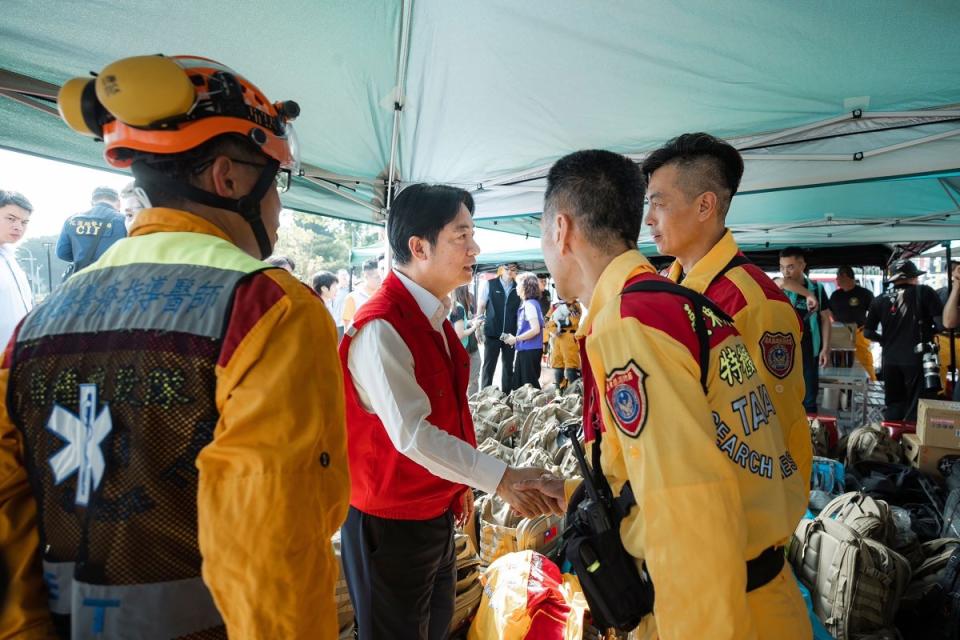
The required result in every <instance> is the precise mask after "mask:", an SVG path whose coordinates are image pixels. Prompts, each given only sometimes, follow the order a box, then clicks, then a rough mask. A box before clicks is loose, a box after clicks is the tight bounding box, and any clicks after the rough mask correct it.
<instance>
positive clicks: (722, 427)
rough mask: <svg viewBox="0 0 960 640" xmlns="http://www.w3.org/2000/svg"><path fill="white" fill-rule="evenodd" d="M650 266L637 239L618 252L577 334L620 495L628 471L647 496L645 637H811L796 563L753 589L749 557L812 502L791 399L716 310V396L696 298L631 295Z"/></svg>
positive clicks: (788, 528) (633, 542) (642, 514)
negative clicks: (703, 368) (786, 401)
mask: <svg viewBox="0 0 960 640" xmlns="http://www.w3.org/2000/svg"><path fill="white" fill-rule="evenodd" d="M638 276H639V277H640V278H641V279H643V278H651V277H652V278H657V279H659V277H658V276H656V275H655V272H654V269H653V267H652V266H651V265H650V263H649V262H648V261H647V260H646V258H644V257H643V256H642V255H641V254H640V253H639V252H637V251H633V250H631V251H627V252H626V253H624V254H622V255H620V256H619V257H617V258H616V259H614V260H613V261H612V262H611V263H610V264H609V265H608V266H607V268H606V269H605V270H604V272H603V274H602V275H601V277H600V280H599V282H598V283H597V286H596V288H595V290H594V292H593V296H592V298H591V300H590V304H589V309H590V314H589V316H587V317H586V318H585V319H584V320H583V322H582V324H581V326H580V329H579V331H578V334H577V335H578V339H579V340H582V341H583V349H584V351H585V354H586V358H587V361H588V362H587V363H585V365H586V366H585V367H584V379H585V381H586V384H585V394H586V395H585V399H584V403H585V409H584V410H585V412H586V420H588V424H593V425H595V428H600V429H602V430H603V431H604V437H603V440H602V443H601V445H600V447H601V464H602V466H603V470H604V473H605V475H606V476H607V478H608V480H609V482H610V484H611V487H612V489H613V491H614V494H619V492H620V490H621V488H622V486H623V484H624V483H625V482H626V481H627V480H630V483H631V486H632V488H633V492H634V495H635V496H636V500H637V506H636V507H634V508H633V509H632V510H631V511H630V513H629V514H628V516H627V517H626V518H625V519H624V521H623V522H622V523H621V530H620V531H621V536H622V539H623V541H624V545H625V547H626V549H627V551H628V552H629V553H630V554H631V555H632V556H633V557H634V558H636V560H637V562H638V564H639V563H640V562H641V561H646V565H647V570H648V571H649V574H650V577H651V579H652V581H653V584H654V589H655V592H656V601H655V605H654V612H653V614H652V615H650V616H647V617H646V618H644V620H643V622H642V623H641V626H640V637H643V638H657V637H659V638H670V639H677V640H680V639H682V640H691V639H700V638H704V639H706V638H709V639H710V640H719V639H723V638H731V639H732V638H737V639H738V640H739V639H750V638H763V639H770V640H773V639H776V640H793V639H797V640H799V639H809V638H810V637H811V633H812V632H811V627H810V623H809V619H808V617H807V612H806V608H805V606H804V603H803V599H802V597H801V595H800V591H799V589H798V587H797V584H796V581H795V579H794V577H793V574H792V571H791V569H790V568H789V566H788V565H785V566H784V567H783V569H782V570H781V572H780V573H779V574H778V575H777V576H776V577H775V578H774V579H773V580H772V581H770V582H768V583H767V584H766V585H764V586H762V587H760V588H758V589H756V590H754V591H752V592H749V593H748V592H747V590H746V580H747V575H746V570H745V564H746V562H747V561H748V560H750V559H752V558H756V557H757V556H758V555H760V553H761V552H763V551H764V550H765V549H767V548H769V547H771V546H776V545H778V544H780V541H782V540H784V539H785V538H787V537H788V536H789V535H790V534H791V533H792V532H793V531H794V528H795V526H796V524H797V522H798V521H799V519H800V517H801V516H802V514H803V513H804V510H805V509H806V504H807V482H806V480H805V479H804V478H802V477H801V474H800V472H799V470H798V468H797V465H796V463H795V461H794V460H793V458H792V457H791V455H790V453H789V452H788V451H787V449H786V446H785V444H784V440H783V434H782V431H781V427H780V421H779V412H780V410H779V408H777V407H776V406H775V405H774V403H773V402H772V401H771V395H770V392H769V390H768V389H767V388H766V385H765V381H764V378H763V376H762V375H760V372H759V369H758V367H757V366H756V365H755V364H754V363H753V361H752V359H751V358H750V356H749V354H748V353H747V350H746V349H745V347H744V342H743V341H742V340H741V339H740V336H739V335H738V334H737V332H736V330H735V329H734V328H733V327H731V326H730V325H729V324H728V323H726V322H724V321H722V320H719V319H718V318H709V317H708V318H707V328H708V329H709V330H710V331H711V339H710V340H711V348H710V357H709V371H708V378H707V387H708V390H709V392H708V394H707V395H704V393H703V390H702V388H701V385H700V365H699V355H698V354H699V347H698V346H697V342H696V337H695V333H694V330H693V321H692V312H691V311H690V310H689V305H688V304H687V301H686V299H685V298H681V297H679V296H677V295H676V294H669V293H656V294H651V293H636V294H629V295H624V296H622V297H621V296H620V292H621V291H622V290H623V289H624V288H625V285H626V284H627V283H628V282H629V281H633V280H634V279H636V278H637V277H638ZM685 305H686V306H685ZM592 446H593V442H590V443H589V444H588V447H592ZM587 457H588V459H589V458H590V455H589V454H588V456H587ZM576 484H577V481H569V482H568V483H567V486H566V487H565V490H566V491H567V493H568V495H569V494H570V493H572V491H573V489H574V488H575V486H576Z"/></svg>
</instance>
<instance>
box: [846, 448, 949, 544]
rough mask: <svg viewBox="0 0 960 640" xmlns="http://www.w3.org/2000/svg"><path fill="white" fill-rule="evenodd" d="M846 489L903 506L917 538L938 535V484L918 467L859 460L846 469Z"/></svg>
mask: <svg viewBox="0 0 960 640" xmlns="http://www.w3.org/2000/svg"><path fill="white" fill-rule="evenodd" d="M847 489H848V490H850V491H860V492H861V493H865V494H867V495H870V496H873V497H874V498H878V499H880V500H884V501H885V502H887V503H888V504H891V505H896V506H898V507H903V508H904V509H906V510H907V511H908V512H909V514H910V528H911V529H912V530H913V531H914V533H916V534H917V538H918V539H919V540H920V542H926V541H928V540H933V539H935V538H939V537H948V536H942V534H941V528H942V526H943V519H942V518H941V512H942V511H943V509H942V507H941V505H942V504H943V502H942V500H943V498H942V492H941V490H940V488H939V487H938V486H937V485H936V484H935V483H934V482H932V481H931V480H930V479H929V478H927V477H925V476H924V475H923V474H922V473H920V471H919V470H917V469H915V468H914V467H909V466H907V465H902V464H893V463H889V462H876V461H862V462H858V463H857V464H855V465H853V466H852V467H849V468H848V469H847Z"/></svg>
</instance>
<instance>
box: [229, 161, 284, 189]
mask: <svg viewBox="0 0 960 640" xmlns="http://www.w3.org/2000/svg"><path fill="white" fill-rule="evenodd" d="M230 159H231V160H233V161H234V162H236V163H237V164H245V165H247V166H249V167H260V168H261V169H262V168H264V167H265V166H267V165H265V164H261V163H259V162H250V161H249V160H240V159H238V158H230ZM275 179H276V181H277V191H279V192H280V193H286V192H287V191H289V190H290V170H289V169H280V170H278V171H277V175H276V176H275Z"/></svg>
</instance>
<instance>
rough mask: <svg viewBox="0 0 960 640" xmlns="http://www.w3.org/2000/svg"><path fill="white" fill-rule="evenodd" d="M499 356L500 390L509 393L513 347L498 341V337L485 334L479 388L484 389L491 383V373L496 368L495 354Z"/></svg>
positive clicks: (511, 379) (511, 381) (511, 389)
mask: <svg viewBox="0 0 960 640" xmlns="http://www.w3.org/2000/svg"><path fill="white" fill-rule="evenodd" d="M498 355H499V356H500V390H501V391H503V392H504V393H510V392H511V391H513V390H514V386H513V347H511V346H510V345H508V344H506V343H504V342H500V339H499V338H491V337H490V336H486V338H485V342H484V343H483V368H482V369H481V372H480V388H481V389H486V388H487V387H489V386H490V385H492V384H493V374H494V372H495V371H496V370H497V356H498Z"/></svg>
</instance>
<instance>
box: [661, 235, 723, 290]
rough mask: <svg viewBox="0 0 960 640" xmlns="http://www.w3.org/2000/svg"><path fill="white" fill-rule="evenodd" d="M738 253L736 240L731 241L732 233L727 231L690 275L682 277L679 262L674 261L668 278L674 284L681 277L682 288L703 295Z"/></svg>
mask: <svg viewBox="0 0 960 640" xmlns="http://www.w3.org/2000/svg"><path fill="white" fill-rule="evenodd" d="M739 252H740V247H738V246H737V242H736V240H734V239H733V232H732V231H730V229H727V231H726V233H724V234H723V237H722V238H720V241H719V242H718V243H717V244H715V245H713V248H712V249H710V251H708V252H707V255H705V256H703V257H702V258H700V260H699V261H698V262H697V264H695V265H693V269H691V270H690V273H688V274H686V275H685V276H684V275H683V267H681V266H680V261H679V260H674V261H673V264H672V265H670V274H669V275H668V277H669V278H670V279H671V280H673V281H674V282H680V277H681V276H683V286H685V287H687V288H688V289H693V290H694V291H696V292H697V293H703V292H704V291H706V290H707V287H709V286H710V283H711V282H713V280H714V278H716V277H717V274H718V273H720V272H721V271H722V270H723V268H724V267H726V266H727V265H728V264H729V263H730V261H731V260H733V257H734V256H735V255H737V254H738V253H739Z"/></svg>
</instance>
